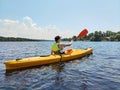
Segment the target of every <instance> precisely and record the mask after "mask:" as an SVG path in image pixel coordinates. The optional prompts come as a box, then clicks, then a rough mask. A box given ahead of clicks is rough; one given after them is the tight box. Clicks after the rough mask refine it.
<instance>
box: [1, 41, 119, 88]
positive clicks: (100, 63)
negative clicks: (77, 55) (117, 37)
mask: <svg viewBox="0 0 120 90" xmlns="http://www.w3.org/2000/svg"><path fill="white" fill-rule="evenodd" d="M52 43H53V42H0V90H120V42H75V43H74V44H73V45H72V46H71V47H70V48H78V49H79V48H88V47H92V48H93V49H94V52H93V55H90V56H89V57H84V58H82V59H76V60H74V61H69V62H64V63H62V65H59V64H58V63H56V64H51V65H47V66H39V67H35V68H30V69H25V70H20V71H13V72H6V71H5V66H4V64H3V63H4V61H6V60H10V59H17V58H22V57H32V56H40V55H47V54H49V53H50V46H51V44H52Z"/></svg>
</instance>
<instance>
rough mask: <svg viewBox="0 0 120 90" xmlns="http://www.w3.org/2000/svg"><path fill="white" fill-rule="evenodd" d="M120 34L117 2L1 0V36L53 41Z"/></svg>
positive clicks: (117, 0) (119, 1)
mask: <svg viewBox="0 0 120 90" xmlns="http://www.w3.org/2000/svg"><path fill="white" fill-rule="evenodd" d="M84 28H87V29H88V31H89V33H91V32H94V31H96V30H101V31H106V30H111V31H115V32H117V31H120V0H0V36H11V37H25V38H33V39H53V38H54V37H55V36H56V35H60V36H62V37H72V36H73V35H76V34H78V33H79V32H80V31H81V30H82V29H84Z"/></svg>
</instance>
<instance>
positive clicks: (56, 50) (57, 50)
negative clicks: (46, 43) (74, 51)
mask: <svg viewBox="0 0 120 90" xmlns="http://www.w3.org/2000/svg"><path fill="white" fill-rule="evenodd" d="M60 42H61V37H60V36H56V37H55V43H54V44H53V45H52V50H51V54H52V55H53V54H66V52H65V51H63V48H65V47H67V46H71V45H72V43H73V40H71V42H70V43H69V44H60Z"/></svg>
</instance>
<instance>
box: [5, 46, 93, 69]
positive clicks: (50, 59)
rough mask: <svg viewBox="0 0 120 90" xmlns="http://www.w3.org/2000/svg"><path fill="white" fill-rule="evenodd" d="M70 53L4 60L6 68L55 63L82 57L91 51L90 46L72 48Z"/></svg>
mask: <svg viewBox="0 0 120 90" xmlns="http://www.w3.org/2000/svg"><path fill="white" fill-rule="evenodd" d="M72 51H73V52H72V53H71V54H62V55H61V56H60V55H49V56H38V57H30V58H22V59H16V60H10V61H5V62H4V64H5V66H6V70H16V69H23V68H28V67H33V66H39V65H45V64H50V63H56V62H60V60H61V61H69V60H73V59H77V58H81V57H84V56H86V55H89V54H91V53H92V51H93V49H92V48H87V49H72Z"/></svg>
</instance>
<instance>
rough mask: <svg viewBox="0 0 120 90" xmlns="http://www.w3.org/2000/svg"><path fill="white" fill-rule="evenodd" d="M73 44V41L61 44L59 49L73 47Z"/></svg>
mask: <svg viewBox="0 0 120 90" xmlns="http://www.w3.org/2000/svg"><path fill="white" fill-rule="evenodd" d="M72 43H73V40H71V42H70V43H69V44H59V47H60V48H64V47H66V46H71V45H72Z"/></svg>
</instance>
